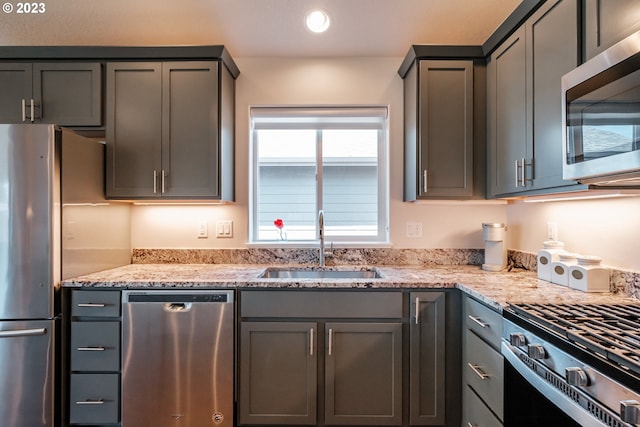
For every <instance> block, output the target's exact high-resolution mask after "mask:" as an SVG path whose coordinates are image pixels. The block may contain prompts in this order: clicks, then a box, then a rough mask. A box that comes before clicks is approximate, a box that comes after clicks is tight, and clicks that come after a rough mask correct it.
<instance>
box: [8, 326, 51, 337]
mask: <svg viewBox="0 0 640 427" xmlns="http://www.w3.org/2000/svg"><path fill="white" fill-rule="evenodd" d="M46 333H47V329H46V328H34V329H15V330H12V331H0V338H13V337H33V336H37V335H46Z"/></svg>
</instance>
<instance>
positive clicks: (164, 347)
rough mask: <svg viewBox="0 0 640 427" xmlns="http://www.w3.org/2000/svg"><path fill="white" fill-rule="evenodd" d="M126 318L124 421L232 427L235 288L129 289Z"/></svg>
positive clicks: (132, 425)
mask: <svg viewBox="0 0 640 427" xmlns="http://www.w3.org/2000/svg"><path fill="white" fill-rule="evenodd" d="M122 316H123V320H122V329H123V330H122V393H121V401H122V427H150V426H153V427H182V426H183V427H208V426H215V427H233V396H234V395H233V383H234V376H233V360H234V359H233V348H234V332H233V331H234V294H233V291H231V290H229V291H217V290H206V291H204V290H202V291H197V290H191V291H181V290H148V291H124V292H123V293H122Z"/></svg>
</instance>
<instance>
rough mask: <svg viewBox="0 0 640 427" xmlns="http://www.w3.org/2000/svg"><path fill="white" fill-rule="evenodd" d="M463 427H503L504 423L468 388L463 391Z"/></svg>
mask: <svg viewBox="0 0 640 427" xmlns="http://www.w3.org/2000/svg"><path fill="white" fill-rule="evenodd" d="M463 396H464V397H463V398H464V409H463V415H462V425H463V426H474V427H502V423H501V422H500V420H499V419H498V418H496V416H495V415H494V414H493V413H492V412H491V411H490V410H489V408H487V406H486V405H485V404H484V403H483V402H482V400H480V398H479V397H478V396H477V395H476V394H475V393H474V392H473V390H471V389H470V388H469V387H468V386H466V385H465V386H464V390H463Z"/></svg>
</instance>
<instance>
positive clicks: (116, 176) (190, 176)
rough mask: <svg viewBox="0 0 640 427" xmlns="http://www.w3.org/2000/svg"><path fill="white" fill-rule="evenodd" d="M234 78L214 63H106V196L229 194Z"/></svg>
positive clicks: (221, 196) (202, 196)
mask: <svg viewBox="0 0 640 427" xmlns="http://www.w3.org/2000/svg"><path fill="white" fill-rule="evenodd" d="M234 88H235V79H234V78H233V77H232V76H231V74H230V73H229V71H228V70H227V69H226V67H225V66H223V65H222V62H221V61H176V62H110V63H108V64H107V128H106V135H107V186H106V191H107V197H109V198H114V199H211V200H233V167H234V166H233V161H234V160H233V137H234V135H233V123H234V116H233V115H234V111H233V110H234V104H233V97H234Z"/></svg>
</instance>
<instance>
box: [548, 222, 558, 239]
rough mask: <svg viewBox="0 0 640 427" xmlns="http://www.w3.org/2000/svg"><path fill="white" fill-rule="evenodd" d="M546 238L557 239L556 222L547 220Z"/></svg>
mask: <svg viewBox="0 0 640 427" xmlns="http://www.w3.org/2000/svg"><path fill="white" fill-rule="evenodd" d="M547 240H558V224H557V223H555V222H547Z"/></svg>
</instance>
